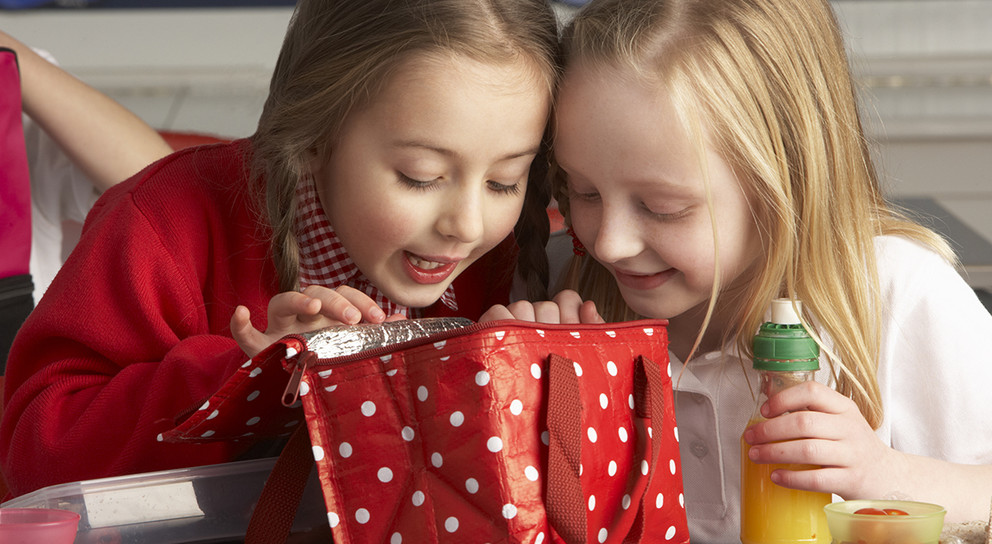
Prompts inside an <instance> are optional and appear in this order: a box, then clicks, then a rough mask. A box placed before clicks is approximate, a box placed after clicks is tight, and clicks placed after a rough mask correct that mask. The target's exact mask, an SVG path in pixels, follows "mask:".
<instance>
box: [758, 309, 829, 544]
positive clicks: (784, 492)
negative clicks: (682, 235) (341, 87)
mask: <svg viewBox="0 0 992 544" xmlns="http://www.w3.org/2000/svg"><path fill="white" fill-rule="evenodd" d="M797 310H798V311H802V306H801V304H800V302H799V301H795V308H794V307H793V301H791V300H789V299H776V300H774V301H772V320H771V321H770V322H767V323H764V324H763V325H762V326H761V329H760V330H759V331H758V334H757V335H755V337H754V368H755V369H756V370H758V374H759V383H760V389H759V394H758V399H757V404H756V405H755V409H754V413H753V414H752V415H751V420H750V421H748V424H747V426H748V427H750V426H751V425H754V424H755V423H758V422H759V421H762V420H763V419H764V418H763V417H762V416H761V413H760V411H759V409H760V407H761V405H762V404H764V402H765V401H766V400H768V397H770V396H772V395H774V394H775V393H778V392H779V391H782V390H783V389H786V388H788V387H791V386H793V385H796V384H798V383H801V382H804V381H809V380H812V379H813V376H814V374H815V373H816V371H817V370H818V369H819V368H820V364H819V355H820V348H819V346H817V344H816V342H815V341H813V339H812V338H810V336H809V334H808V333H807V332H806V329H805V328H804V327H803V325H802V324H801V322H800V320H799V316H798V313H797ZM748 447H749V445H748V444H747V443H746V442H745V441H744V439H743V437H742V438H741V542H743V544H785V543H797V542H806V543H823V544H829V543H830V532H829V531H828V530H827V519H826V515H825V514H824V511H823V507H824V506H826V505H827V504H829V503H830V502H831V495H830V494H829V493H814V492H811V491H799V490H795V489H788V488H785V487H782V486H779V485H776V484H774V483H772V481H771V478H770V476H771V473H772V472H773V471H775V470H777V469H787V470H804V469H810V468H816V467H813V466H810V465H788V464H776V465H770V464H758V463H754V462H752V461H751V460H750V459H748V457H747V450H748Z"/></svg>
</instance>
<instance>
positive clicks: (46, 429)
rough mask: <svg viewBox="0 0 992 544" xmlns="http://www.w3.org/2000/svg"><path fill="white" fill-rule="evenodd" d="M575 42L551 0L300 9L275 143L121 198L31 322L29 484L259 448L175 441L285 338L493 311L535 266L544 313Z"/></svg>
mask: <svg viewBox="0 0 992 544" xmlns="http://www.w3.org/2000/svg"><path fill="white" fill-rule="evenodd" d="M387 5H388V8H387V7H386V6H387ZM556 48H557V34H556V22H555V18H554V14H553V12H552V11H551V9H550V7H549V5H548V4H547V2H544V1H541V0H478V1H473V2H470V3H466V2H465V1H464V0H416V1H410V2H403V3H396V2H387V1H385V0H369V1H366V2H358V3H355V2H348V3H342V2H330V1H327V0H303V1H301V2H300V3H299V4H298V6H297V11H296V14H295V15H294V17H293V19H292V21H291V23H290V26H289V30H288V33H287V36H286V39H285V42H284V44H283V48H282V51H281V53H280V56H279V59H278V61H277V64H276V68H275V72H274V74H273V78H272V83H271V87H270V94H269V97H268V100H267V102H266V104H265V108H264V111H263V113H262V116H261V119H260V121H259V125H258V130H257V131H256V133H255V134H254V135H253V136H251V137H250V138H248V139H245V140H239V141H235V142H232V143H230V144H218V145H213V146H205V147H197V148H191V149H187V150H184V151H180V152H178V153H175V154H173V155H171V156H169V157H167V158H165V159H162V160H160V161H158V162H156V163H154V164H152V165H150V166H148V167H147V168H145V169H144V170H143V171H142V172H140V173H138V174H137V175H135V176H134V177H132V178H131V179H130V180H129V181H127V182H125V183H123V184H121V185H118V186H116V187H114V188H112V189H111V190H109V191H108V192H107V193H106V194H105V195H104V196H103V197H102V198H101V199H100V201H99V202H98V203H97V205H96V206H95V207H94V209H93V211H92V212H91V213H90V215H89V217H88V218H87V222H86V225H85V227H84V232H83V236H82V239H81V240H80V243H79V245H78V246H77V247H76V250H75V251H74V252H73V253H72V255H71V256H70V257H69V259H68V260H67V262H66V263H65V266H64V268H63V269H62V271H61V272H60V273H59V275H58V276H57V277H56V278H55V281H54V282H53V284H52V285H51V287H50V288H49V290H48V292H47V293H46V295H45V296H44V297H43V298H42V300H41V301H40V303H39V304H38V306H37V308H36V310H35V311H34V313H33V314H32V315H31V316H30V317H29V318H28V321H27V322H26V323H25V325H24V327H23V328H22V329H21V332H20V333H19V335H18V337H17V339H16V340H15V342H14V346H13V348H12V351H11V355H10V360H9V364H8V369H7V376H6V390H5V392H4V393H5V395H4V398H5V412H4V416H3V421H2V424H0V463H2V468H3V472H4V476H5V478H6V479H7V481H8V484H9V487H10V489H11V491H12V493H13V494H14V495H19V494H23V493H27V492H30V491H32V490H35V489H38V488H41V487H45V486H49V485H53V484H58V483H63V482H69V481H77V480H83V479H91V478H99V477H107V476H115V475H121V474H130V473H140V472H148V471H154V470H163V469H170V468H177V467H186V466H197V465H204V464H212V463H220V462H227V461H232V460H235V459H239V458H243V457H245V456H247V455H251V454H252V452H249V451H247V450H248V448H249V447H250V445H249V446H245V445H240V444H233V443H222V444H209V445H208V444H197V445H181V444H171V443H165V442H160V441H158V440H157V439H156V437H157V435H159V433H162V432H164V431H166V430H168V429H170V428H172V427H173V426H174V424H175V418H176V417H177V416H178V415H180V414H182V413H183V412H185V411H187V410H188V409H189V408H191V407H194V406H197V405H198V403H200V402H202V401H203V400H204V399H205V398H207V397H209V396H210V395H211V394H212V393H213V392H214V391H216V390H217V389H218V387H219V386H220V385H221V384H223V383H224V381H225V380H226V379H227V378H228V377H229V376H230V375H231V374H232V373H233V372H234V371H235V370H236V369H237V368H238V367H239V366H240V365H241V364H243V363H244V362H245V361H246V360H247V359H248V358H249V357H251V356H253V355H255V354H256V353H258V351H260V350H261V349H263V348H264V347H266V346H267V345H269V344H270V343H271V342H272V341H274V340H276V339H278V338H280V337H282V336H284V335H285V334H288V333H293V332H304V331H308V330H314V329H317V328H321V327H325V326H329V325H331V324H336V323H358V322H360V321H364V322H372V323H378V322H383V321H384V320H386V319H396V318H399V317H402V316H406V317H414V316H437V315H459V316H464V317H469V318H477V317H479V315H481V313H482V312H483V311H484V310H485V309H486V308H488V307H489V306H490V305H492V304H495V303H505V302H507V301H508V299H509V289H510V285H511V283H512V282H513V277H514V270H515V263H516V261H517V256H519V261H520V266H519V267H516V269H517V271H518V273H519V274H520V276H521V278H522V279H523V280H524V281H523V282H521V283H524V284H527V285H528V286H529V288H528V295H529V296H531V297H535V298H539V297H540V295H541V291H542V289H543V286H544V285H546V277H547V262H546V260H543V259H544V248H543V246H544V241H545V240H546V236H547V234H546V233H547V216H546V213H545V206H546V204H547V201H548V197H547V192H548V191H547V188H546V187H544V185H543V183H542V182H543V176H541V175H539V172H538V171H540V170H542V169H543V168H546V163H545V162H544V159H543V153H542V149H543V145H542V144H543V141H544V134H545V128H546V124H547V118H548V114H549V109H550V102H551V96H552V93H553V90H554V86H555V82H556V79H557V71H558V70H557V65H556V58H557V56H556ZM532 170H533V171H532ZM528 181H530V182H528ZM514 234H515V236H514ZM542 260H543V261H542ZM387 316H388V317H387Z"/></svg>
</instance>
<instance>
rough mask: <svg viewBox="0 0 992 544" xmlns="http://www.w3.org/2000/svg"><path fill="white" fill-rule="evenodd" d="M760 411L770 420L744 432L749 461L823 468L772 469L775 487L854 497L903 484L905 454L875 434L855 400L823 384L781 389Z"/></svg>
mask: <svg viewBox="0 0 992 544" xmlns="http://www.w3.org/2000/svg"><path fill="white" fill-rule="evenodd" d="M761 415H762V416H764V417H766V418H768V420H767V421H763V422H761V423H757V424H755V425H752V426H751V427H750V428H748V429H747V430H746V431H745V433H744V440H745V441H746V442H748V443H749V444H751V445H752V447H751V448H750V449H749V450H748V456H749V457H750V459H751V460H752V461H754V462H756V463H796V464H804V465H818V466H820V467H822V468H818V469H812V470H799V471H793V470H776V471H774V472H772V481H773V482H774V483H776V484H778V485H781V486H783V487H789V488H793V489H805V490H809V491H818V492H823V493H836V494H838V495H840V496H841V497H843V498H844V499H858V498H878V497H885V496H888V495H890V494H891V493H893V492H894V491H896V490H898V489H899V488H900V484H901V483H904V480H905V478H906V476H907V473H906V471H907V470H908V467H907V458H906V457H907V456H906V455H905V454H903V453H901V452H898V451H896V450H894V449H892V448H890V447H889V446H887V445H885V444H884V443H883V442H882V441H881V440H880V439H879V438H878V437H877V436H876V435H875V432H874V431H873V430H872V429H871V426H870V425H868V422H867V421H865V418H864V416H862V415H861V412H860V411H859V410H858V407H857V406H856V405H855V404H854V401H852V400H851V399H849V398H847V397H845V396H843V395H841V394H840V393H838V392H836V391H834V390H833V389H830V388H829V387H827V386H825V385H823V384H821V383H817V382H804V383H802V384H799V385H796V386H793V387H790V388H788V389H785V390H784V391H782V392H780V393H778V394H776V395H774V396H772V397H771V398H769V399H768V401H767V402H765V404H764V405H763V406H762V407H761Z"/></svg>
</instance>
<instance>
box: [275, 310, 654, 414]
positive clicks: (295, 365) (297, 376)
mask: <svg viewBox="0 0 992 544" xmlns="http://www.w3.org/2000/svg"><path fill="white" fill-rule="evenodd" d="M648 323H651V324H653V325H660V326H662V327H664V326H667V324H668V321H667V320H664V319H643V320H638V321H627V322H623V323H586V324H583V325H581V327H582V328H583V330H584V331H595V330H610V329H627V328H636V327H637V326H645V325H647V324H648ZM576 326H577V325H576V324H560V323H534V322H530V321H518V320H515V319H501V320H498V321H489V322H487V323H472V324H470V325H466V326H464V327H461V328H457V329H449V330H446V331H441V332H439V333H437V334H432V335H430V336H422V337H420V338H414V339H413V340H407V341H406V342H400V343H398V344H391V345H388V346H380V347H377V348H372V349H369V350H364V351H359V352H356V353H353V354H351V355H342V356H341V357H335V358H334V359H327V360H324V361H321V360H320V358H319V357H317V354H316V353H314V352H312V351H310V350H307V349H304V351H303V352H302V353H300V354H298V355H296V357H295V361H293V362H291V363H289V364H287V365H286V371H287V372H289V373H290V375H289V383H287V384H286V390H285V391H284V392H283V395H282V403H283V405H284V406H287V407H289V406H292V405H293V404H295V403H296V401H297V400H299V396H300V382H301V381H302V380H303V374H304V373H306V371H307V369H309V368H311V367H315V366H318V367H323V366H335V365H342V364H347V363H350V362H352V361H357V360H359V359H365V358H370V357H378V356H381V355H387V354H389V353H392V352H394V351H401V350H404V349H408V348H411V347H414V346H419V345H422V344H425V343H427V342H430V343H436V342H441V341H445V340H448V339H450V338H454V337H456V336H462V335H465V334H474V333H476V332H479V331H483V330H486V329H500V328H517V329H519V328H529V329H541V330H560V329H573V328H575V327H576ZM290 337H292V338H295V339H297V340H298V341H299V342H300V344H301V345H303V346H306V345H307V343H306V338H304V337H303V336H301V335H296V334H294V335H290ZM287 362H288V361H287Z"/></svg>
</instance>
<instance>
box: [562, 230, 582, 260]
mask: <svg viewBox="0 0 992 544" xmlns="http://www.w3.org/2000/svg"><path fill="white" fill-rule="evenodd" d="M565 232H567V233H568V235H569V236H571V237H572V253H574V254H575V255H576V256H578V257H585V256H586V246H584V245H582V242H580V241H579V237H578V236H576V235H575V231H574V230H572V227H568V228H567V229H565Z"/></svg>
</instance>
